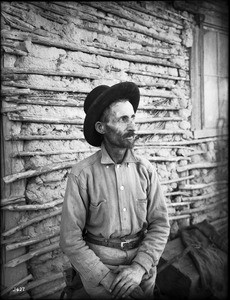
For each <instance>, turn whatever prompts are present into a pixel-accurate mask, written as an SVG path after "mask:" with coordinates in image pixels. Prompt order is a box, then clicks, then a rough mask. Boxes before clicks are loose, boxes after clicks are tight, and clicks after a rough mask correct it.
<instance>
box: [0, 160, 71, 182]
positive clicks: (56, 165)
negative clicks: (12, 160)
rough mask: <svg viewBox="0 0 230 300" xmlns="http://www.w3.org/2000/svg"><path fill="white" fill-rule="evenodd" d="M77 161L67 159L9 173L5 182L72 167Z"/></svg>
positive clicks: (4, 178)
mask: <svg viewBox="0 0 230 300" xmlns="http://www.w3.org/2000/svg"><path fill="white" fill-rule="evenodd" d="M75 163H76V160H67V161H62V162H58V163H53V164H48V165H45V166H43V167H38V168H36V169H34V170H29V171H25V172H19V173H16V174H12V175H7V176H5V177H3V180H4V182H5V183H11V182H14V181H16V180H19V179H25V178H30V177H34V176H38V175H41V174H44V173H48V172H53V171H57V170H61V169H68V168H71V167H72V166H73V165H74V164H75Z"/></svg>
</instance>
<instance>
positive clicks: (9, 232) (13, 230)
mask: <svg viewBox="0 0 230 300" xmlns="http://www.w3.org/2000/svg"><path fill="white" fill-rule="evenodd" d="M61 212H62V209H61V208H58V209H56V210H54V211H52V212H49V213H46V214H42V215H41V216H38V217H35V218H33V219H31V220H28V221H26V222H23V223H21V224H20V225H17V226H15V227H13V228H11V229H9V230H7V231H4V232H2V236H3V237H7V236H10V235H12V234H14V233H16V232H18V231H20V230H22V229H24V228H26V227H28V226H30V225H32V224H34V223H37V222H40V221H42V220H45V219H48V218H52V217H55V216H57V215H60V214H61Z"/></svg>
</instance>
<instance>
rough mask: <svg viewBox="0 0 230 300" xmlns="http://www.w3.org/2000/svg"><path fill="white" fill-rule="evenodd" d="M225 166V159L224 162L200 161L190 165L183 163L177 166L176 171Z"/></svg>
mask: <svg viewBox="0 0 230 300" xmlns="http://www.w3.org/2000/svg"><path fill="white" fill-rule="evenodd" d="M224 165H225V166H226V165H227V161H224V162H202V163H198V164H190V165H185V166H182V167H177V172H179V173H180V172H184V171H189V170H192V169H209V168H217V167H221V166H224Z"/></svg>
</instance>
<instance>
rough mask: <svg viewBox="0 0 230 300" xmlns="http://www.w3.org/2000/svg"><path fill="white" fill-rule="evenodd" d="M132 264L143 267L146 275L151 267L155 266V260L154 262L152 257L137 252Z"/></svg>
mask: <svg viewBox="0 0 230 300" xmlns="http://www.w3.org/2000/svg"><path fill="white" fill-rule="evenodd" d="M133 262H136V263H138V264H139V265H141V266H142V267H144V268H145V270H146V272H147V273H149V271H150V269H151V268H152V267H153V266H156V265H157V260H156V261H154V260H153V259H152V257H151V256H150V255H148V254H147V253H145V252H138V253H137V255H136V257H135V258H134V259H133Z"/></svg>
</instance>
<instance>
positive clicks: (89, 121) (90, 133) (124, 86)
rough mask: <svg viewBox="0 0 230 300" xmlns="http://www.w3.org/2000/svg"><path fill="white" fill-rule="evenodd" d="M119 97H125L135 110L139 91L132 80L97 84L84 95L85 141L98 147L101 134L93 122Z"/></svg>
mask: <svg viewBox="0 0 230 300" xmlns="http://www.w3.org/2000/svg"><path fill="white" fill-rule="evenodd" d="M120 99H127V100H129V102H130V103H131V104H132V105H133V109H134V112H136V110H137V108H138V104H139V100H140V92H139V89H138V87H137V85H136V84H135V83H133V82H128V81H127V82H121V83H117V84H115V85H113V86H111V87H109V86H107V85H99V86H98V87H96V88H94V89H93V90H92V91H91V92H90V93H89V94H88V96H87V97H86V99H85V102H84V111H85V113H86V117H85V121H84V127H83V131H84V136H85V139H86V141H87V142H88V143H89V144H90V145H92V146H95V147H99V146H100V145H101V142H102V138H103V137H102V135H101V134H100V133H98V132H97V131H96V130H95V123H96V122H97V121H99V119H100V117H101V115H102V113H103V111H104V110H105V108H106V107H108V106H109V105H110V104H111V103H112V102H114V101H116V100H120Z"/></svg>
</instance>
